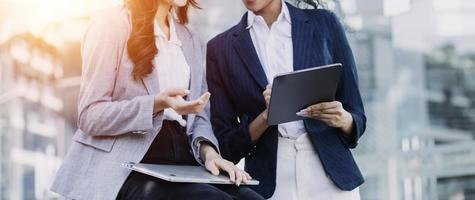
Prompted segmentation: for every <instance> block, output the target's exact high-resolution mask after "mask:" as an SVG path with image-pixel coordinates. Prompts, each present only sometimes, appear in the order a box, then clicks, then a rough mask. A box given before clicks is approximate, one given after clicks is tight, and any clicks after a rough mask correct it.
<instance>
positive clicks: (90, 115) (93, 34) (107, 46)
mask: <svg viewBox="0 0 475 200" xmlns="http://www.w3.org/2000/svg"><path fill="white" fill-rule="evenodd" d="M117 16H120V15H110V14H109V15H104V14H103V15H102V16H98V17H96V18H94V19H93V20H92V23H91V25H90V26H89V28H88V30H87V32H86V34H85V37H84V39H83V43H82V48H81V54H82V62H83V66H82V67H83V69H82V70H83V71H82V72H83V73H82V81H81V88H80V93H79V108H78V113H79V116H78V127H79V129H80V130H81V131H83V132H84V133H86V134H88V135H92V136H113V135H121V134H125V133H128V132H141V133H145V131H146V130H150V129H152V128H153V123H152V119H153V99H154V97H153V95H145V96H137V97H134V98H131V99H129V100H123V101H114V100H113V99H112V95H113V91H114V87H115V83H116V77H117V73H118V70H119V65H120V60H121V56H122V54H123V52H124V49H125V48H126V46H125V45H126V43H127V38H128V30H127V29H128V26H127V24H126V23H127V22H124V21H123V20H121V19H120V18H119V17H117Z"/></svg>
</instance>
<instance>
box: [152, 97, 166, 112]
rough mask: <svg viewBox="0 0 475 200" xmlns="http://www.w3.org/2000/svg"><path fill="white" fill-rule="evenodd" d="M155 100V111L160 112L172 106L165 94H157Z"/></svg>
mask: <svg viewBox="0 0 475 200" xmlns="http://www.w3.org/2000/svg"><path fill="white" fill-rule="evenodd" d="M153 101H154V107H153V108H154V109H153V111H154V113H157V112H160V111H162V110H165V109H166V108H168V107H170V106H169V104H168V102H167V101H166V100H165V98H163V96H162V95H160V94H158V95H155V96H154V98H153Z"/></svg>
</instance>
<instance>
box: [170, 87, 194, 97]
mask: <svg viewBox="0 0 475 200" xmlns="http://www.w3.org/2000/svg"><path fill="white" fill-rule="evenodd" d="M166 92H167V94H168V96H171V97H173V96H186V95H188V94H190V90H186V89H170V90H167V91H166Z"/></svg>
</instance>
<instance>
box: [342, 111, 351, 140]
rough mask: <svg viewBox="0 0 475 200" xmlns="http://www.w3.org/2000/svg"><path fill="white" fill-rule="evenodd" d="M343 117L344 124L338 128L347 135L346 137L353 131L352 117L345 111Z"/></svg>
mask: <svg viewBox="0 0 475 200" xmlns="http://www.w3.org/2000/svg"><path fill="white" fill-rule="evenodd" d="M344 115H345V117H344V119H345V120H344V123H343V125H342V126H341V127H340V129H342V131H343V132H344V133H345V134H347V135H351V132H352V130H353V116H352V115H351V113H349V112H346V111H345V114H344Z"/></svg>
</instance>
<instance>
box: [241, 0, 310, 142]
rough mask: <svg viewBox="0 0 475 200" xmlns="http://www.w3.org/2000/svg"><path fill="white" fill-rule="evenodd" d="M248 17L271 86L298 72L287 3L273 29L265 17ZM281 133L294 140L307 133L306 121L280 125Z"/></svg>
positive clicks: (283, 5) (251, 32)
mask: <svg viewBox="0 0 475 200" xmlns="http://www.w3.org/2000/svg"><path fill="white" fill-rule="evenodd" d="M247 13H248V14H247V24H248V26H247V29H249V33H250V34H251V38H252V42H253V44H254V47H255V49H256V51H257V55H258V57H259V60H260V62H261V65H262V67H263V68H264V72H265V73H266V76H267V80H268V82H269V83H272V81H273V80H274V76H276V75H277V74H280V73H286V72H292V71H294V69H293V46H292V25H291V23H292V21H291V18H290V13H289V9H288V7H287V5H286V4H285V2H284V1H282V8H281V12H280V14H279V16H278V17H277V20H276V21H275V22H273V23H272V25H271V28H269V26H267V24H266V22H265V20H264V18H263V17H262V16H259V15H255V14H254V13H253V12H252V11H248V12H247ZM278 129H279V133H280V135H281V136H282V137H286V138H292V139H296V138H297V137H298V136H300V135H301V134H304V133H305V132H306V130H305V126H304V124H303V121H302V120H300V121H295V122H289V123H284V124H279V126H278Z"/></svg>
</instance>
